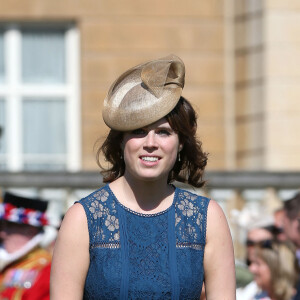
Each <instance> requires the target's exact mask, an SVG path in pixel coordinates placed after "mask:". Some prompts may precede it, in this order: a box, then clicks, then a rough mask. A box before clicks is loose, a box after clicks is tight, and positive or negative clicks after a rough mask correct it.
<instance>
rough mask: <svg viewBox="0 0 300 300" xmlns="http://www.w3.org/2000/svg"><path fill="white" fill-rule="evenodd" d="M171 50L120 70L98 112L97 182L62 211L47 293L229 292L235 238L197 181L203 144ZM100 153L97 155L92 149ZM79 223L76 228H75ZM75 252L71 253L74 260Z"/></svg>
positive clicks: (160, 295)
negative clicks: (103, 130)
mask: <svg viewBox="0 0 300 300" xmlns="http://www.w3.org/2000/svg"><path fill="white" fill-rule="evenodd" d="M184 77H185V67H184V63H183V62H182V60H181V59H180V58H179V57H177V56H175V55H171V56H168V57H165V58H161V59H157V60H153V61H150V62H147V63H143V64H141V65H138V66H136V67H133V68H131V69H130V70H128V71H126V72H125V73H123V74H122V75H121V76H120V77H119V78H118V79H117V80H116V81H115V82H114V83H113V85H112V86H111V88H110V90H109V92H108V95H107V97H106V99H105V102H104V109H103V118H104V121H105V123H106V124H107V125H108V126H109V127H110V129H111V130H110V132H109V134H108V136H107V138H106V140H105V141H104V143H103V145H102V146H101V147H100V149H99V152H98V154H99V155H100V153H101V154H104V158H105V160H106V162H104V163H105V168H104V169H103V173H102V174H103V176H104V182H106V183H107V185H105V186H104V187H102V188H100V189H99V190H97V191H95V192H93V193H92V194H90V195H89V196H87V197H86V198H84V199H81V200H80V201H79V202H78V203H75V204H74V205H73V206H71V208H70V209H69V210H68V211H67V213H66V215H65V217H64V219H63V222H62V225H61V228H60V231H59V234H58V238H57V241H56V244H55V248H54V254H53V264H52V270H51V284H50V285H51V299H52V300H57V299H64V300H65V299H72V300H75V299H166V300H167V299H199V298H200V295H201V290H202V283H203V279H204V280H205V291H206V296H207V299H222V300H233V299H235V269H234V255H233V244H232V239H231V235H230V231H229V227H228V224H227V220H226V218H225V215H224V213H223V211H222V209H221V207H220V206H219V205H218V204H217V203H216V202H215V201H213V200H210V199H208V198H205V197H202V196H199V195H196V194H195V193H192V192H191V191H187V190H184V189H181V188H178V187H175V186H174V185H173V184H172V183H173V182H174V181H175V180H177V181H180V182H184V183H186V184H190V186H191V187H198V188H200V187H202V186H203V185H204V181H203V179H202V176H203V172H204V169H205V166H206V163H207V154H206V153H204V152H203V151H202V147H201V143H200V141H199V140H198V139H197V137H196V130H197V122H196V113H195V110H194V109H193V107H192V105H191V104H190V103H189V101H187V100H186V99H185V98H184V97H182V96H181V93H182V89H183V87H184ZM98 158H99V156H98ZM74 232H76V234H74ZM74 262H76V263H74Z"/></svg>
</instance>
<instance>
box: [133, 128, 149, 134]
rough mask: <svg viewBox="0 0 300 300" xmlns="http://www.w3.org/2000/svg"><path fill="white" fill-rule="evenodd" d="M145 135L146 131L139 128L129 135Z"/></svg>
mask: <svg viewBox="0 0 300 300" xmlns="http://www.w3.org/2000/svg"><path fill="white" fill-rule="evenodd" d="M145 133H146V131H145V130H144V129H141V128H139V129H135V130H133V131H132V132H131V134H134V135H143V134H145Z"/></svg>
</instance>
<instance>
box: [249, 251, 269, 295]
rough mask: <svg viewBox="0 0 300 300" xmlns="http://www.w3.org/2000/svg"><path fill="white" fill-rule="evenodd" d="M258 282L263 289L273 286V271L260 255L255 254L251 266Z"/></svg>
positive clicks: (251, 270)
mask: <svg viewBox="0 0 300 300" xmlns="http://www.w3.org/2000/svg"><path fill="white" fill-rule="evenodd" d="M249 270H250V272H251V273H252V274H253V276H254V280H255V282H256V284H257V285H258V286H259V287H260V288H261V289H263V290H269V289H270V286H271V271H270V268H269V266H268V265H267V264H266V263H265V262H264V261H263V260H262V259H261V258H259V257H257V256H254V257H253V259H252V261H251V264H250V266H249Z"/></svg>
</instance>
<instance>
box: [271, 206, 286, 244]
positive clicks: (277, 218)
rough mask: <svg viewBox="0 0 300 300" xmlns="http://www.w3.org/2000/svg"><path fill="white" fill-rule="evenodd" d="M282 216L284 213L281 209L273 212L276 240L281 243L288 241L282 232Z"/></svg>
mask: <svg viewBox="0 0 300 300" xmlns="http://www.w3.org/2000/svg"><path fill="white" fill-rule="evenodd" d="M284 215H285V211H284V208H283V207H281V208H278V209H277V210H276V211H275V212H274V225H275V226H276V227H277V228H278V233H277V240H278V241H282V242H283V241H286V240H288V238H287V236H286V234H285V232H284V230H283V222H284Z"/></svg>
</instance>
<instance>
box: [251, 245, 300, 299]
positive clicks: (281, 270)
mask: <svg viewBox="0 0 300 300" xmlns="http://www.w3.org/2000/svg"><path fill="white" fill-rule="evenodd" d="M249 270H250V271H251V273H252V274H253V276H254V280H255V282H256V284H257V286H258V287H259V290H258V291H257V293H256V294H255V295H254V297H253V299H255V300H256V299H264V300H292V299H293V298H294V296H295V293H296V283H297V281H298V271H299V268H298V264H297V260H296V256H295V253H294V250H293V249H292V247H291V245H288V244H287V243H283V242H275V241H273V242H269V243H262V244H261V245H259V246H256V247H255V249H254V253H253V256H252V258H251V263H250V266H249Z"/></svg>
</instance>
